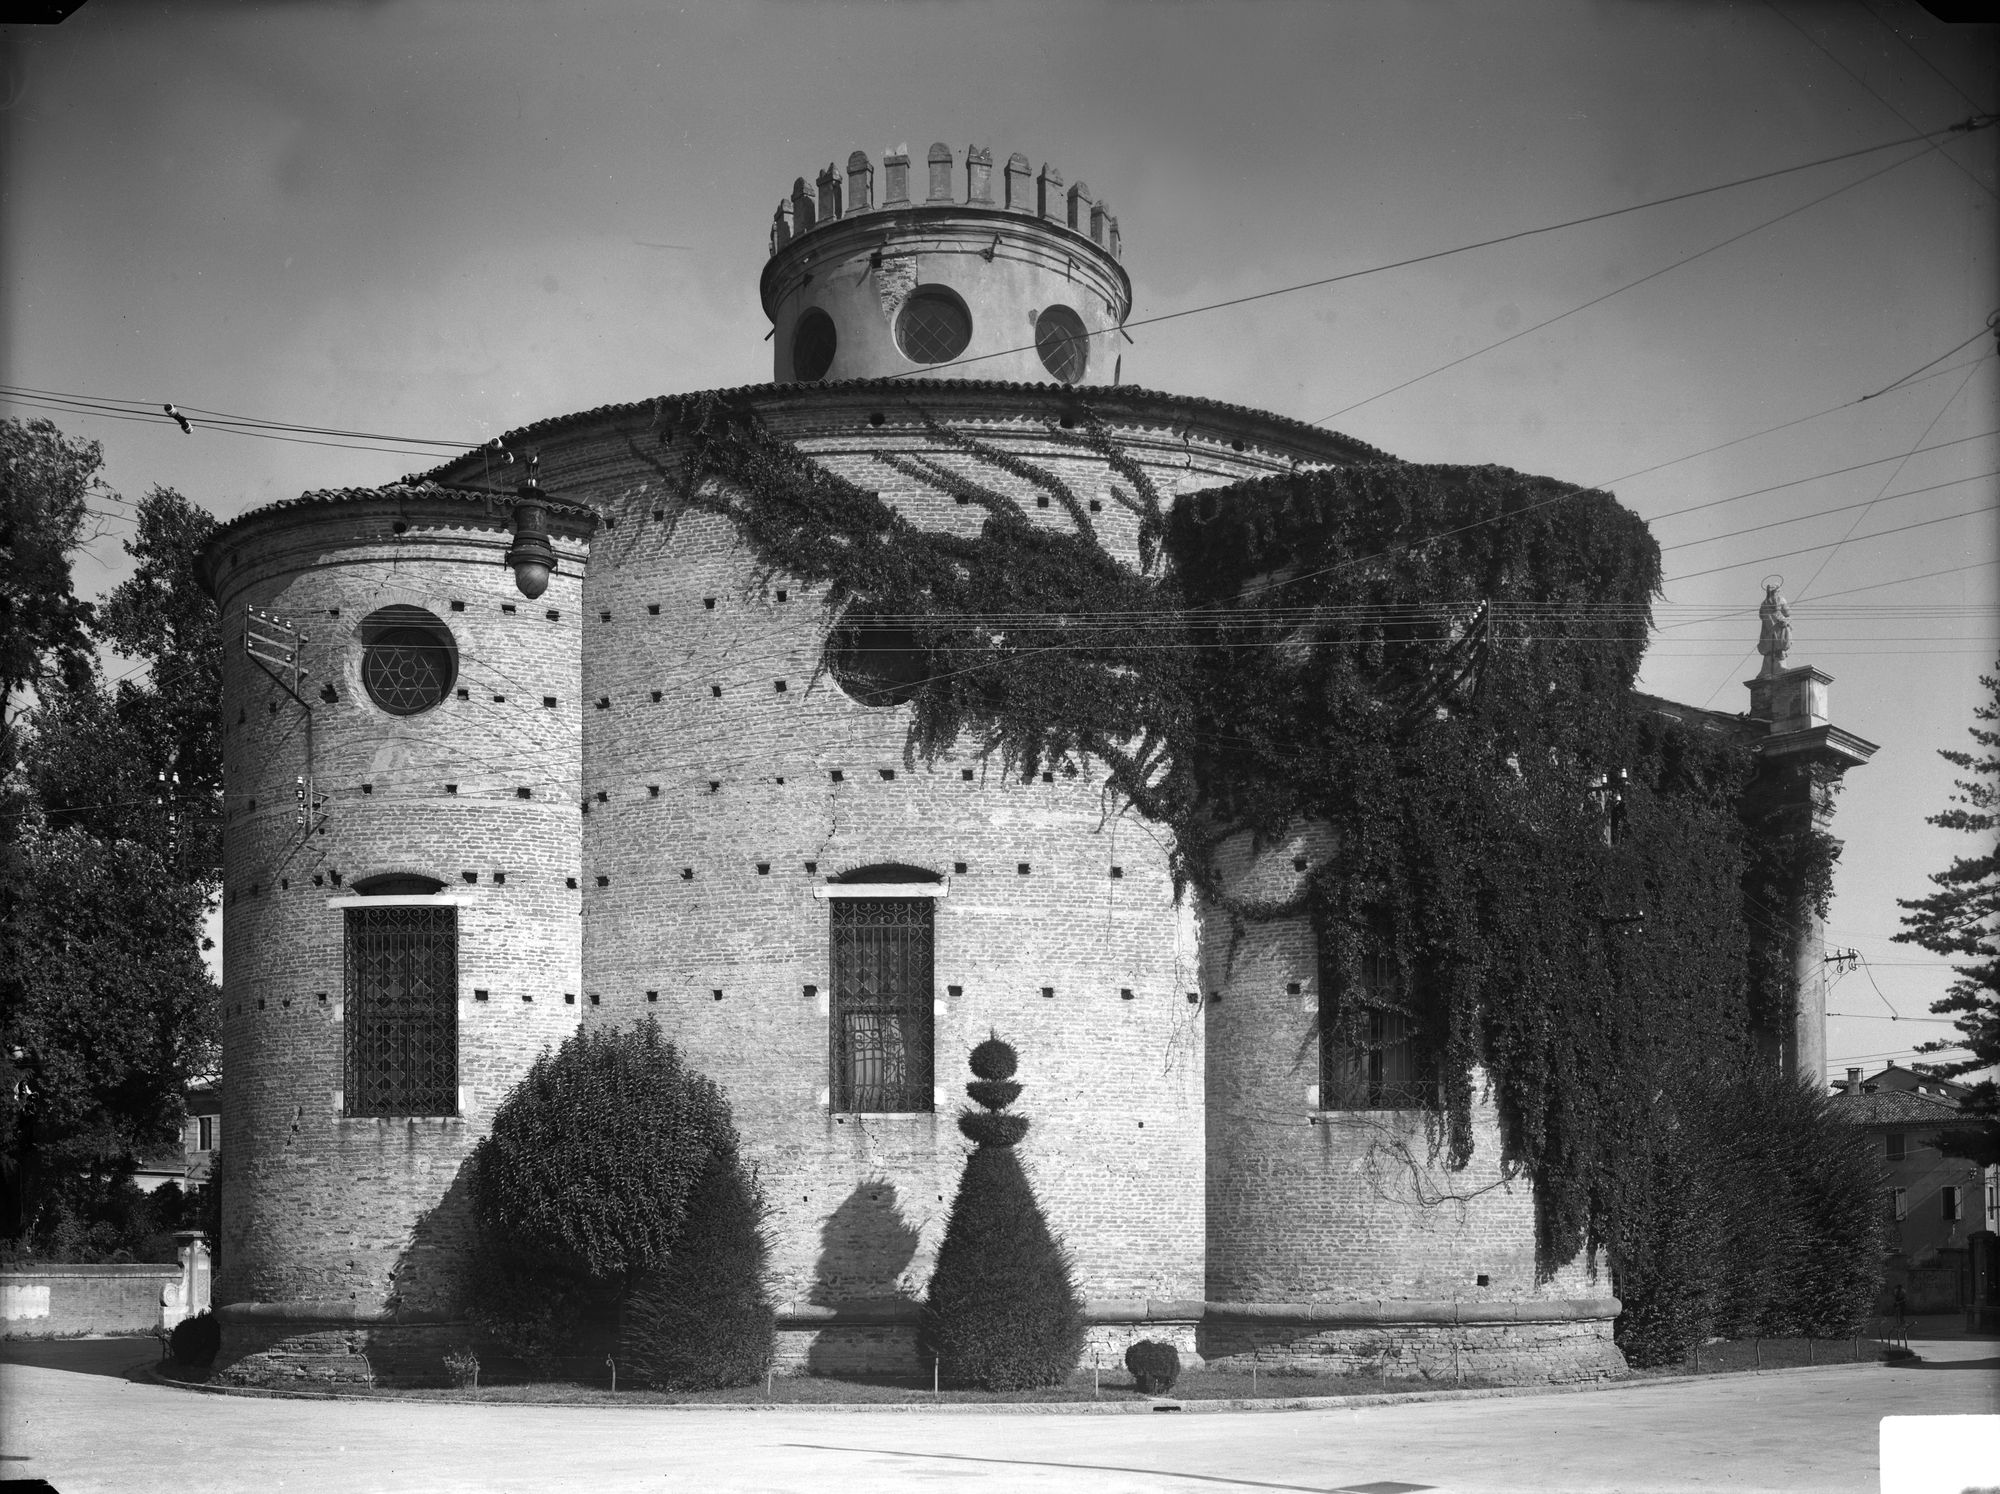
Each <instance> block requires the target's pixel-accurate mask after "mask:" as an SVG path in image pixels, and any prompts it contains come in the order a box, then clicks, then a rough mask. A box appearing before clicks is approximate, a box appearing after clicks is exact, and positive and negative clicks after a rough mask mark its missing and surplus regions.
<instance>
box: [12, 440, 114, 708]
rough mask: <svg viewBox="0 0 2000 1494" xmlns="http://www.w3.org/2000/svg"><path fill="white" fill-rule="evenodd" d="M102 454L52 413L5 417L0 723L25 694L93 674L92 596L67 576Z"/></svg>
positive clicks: (98, 483)
mask: <svg viewBox="0 0 2000 1494" xmlns="http://www.w3.org/2000/svg"><path fill="white" fill-rule="evenodd" d="M103 465H104V451H103V448H102V447H100V446H99V445H98V444H97V443H96V442H95V441H72V440H70V439H68V438H67V437H65V436H64V435H63V434H62V432H61V431H59V430H57V429H56V427H55V424H54V423H53V422H52V421H48V420H28V421H21V420H14V419H11V418H9V419H0V730H5V731H9V732H11V731H12V729H13V726H14V718H15V716H16V715H17V714H18V713H19V711H20V709H21V704H22V699H23V696H24V693H25V692H27V691H29V690H39V689H42V688H44V687H46V686H47V685H49V684H50V683H51V682H54V681H61V682H63V683H66V684H68V685H71V686H80V685H81V684H83V682H84V681H85V680H86V679H87V678H88V677H89V674H90V662H91V660H90V639H89V633H88V629H89V625H90V618H91V607H90V603H88V602H86V601H84V600H82V599H81V598H79V597H78V596H77V595H76V593H75V590H74V589H73V586H72V583H71V578H70V555H71V554H72V552H74V551H75V549H76V547H77V546H78V545H79V544H81V543H82V541H83V537H84V530H85V528H86V526H87V524H88V522H89V504H90V499H91V498H92V497H95V496H98V495H100V494H102V493H104V492H105V491H106V489H105V487H104V484H103V481H102V480H101V479H100V478H99V476H98V472H99V470H100V469H101V468H102V467H103Z"/></svg>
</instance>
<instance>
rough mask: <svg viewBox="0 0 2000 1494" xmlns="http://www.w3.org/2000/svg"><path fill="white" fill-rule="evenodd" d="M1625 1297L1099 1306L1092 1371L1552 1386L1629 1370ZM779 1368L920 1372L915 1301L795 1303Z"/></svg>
mask: <svg viewBox="0 0 2000 1494" xmlns="http://www.w3.org/2000/svg"><path fill="white" fill-rule="evenodd" d="M1618 1311H1619V1303H1618V1301H1617V1299H1616V1298H1597V1299H1579V1300H1549V1301H1525V1302H1334V1303H1305V1304H1299V1303H1278V1304H1266V1303H1254V1304H1252V1303H1217V1302H1152V1301H1130V1302H1125V1301H1105V1302H1092V1303H1090V1304H1088V1305H1087V1307H1086V1309H1085V1315H1086V1317H1087V1318H1088V1319H1089V1323H1090V1329H1089V1335H1088V1337H1087V1339H1086V1341H1085V1346H1084V1354H1083V1361H1082V1362H1083V1363H1084V1364H1085V1365H1091V1364H1096V1365H1100V1366H1102V1367H1104V1368H1107V1369H1108V1368H1112V1367H1114V1366H1118V1365H1122V1364H1123V1363H1124V1362H1125V1350H1126V1349H1127V1348H1129V1347H1130V1346H1131V1345H1132V1344H1134V1343H1136V1342H1138V1341H1139V1340H1140V1339H1155V1340H1159V1341H1163V1342H1166V1343H1170V1344H1172V1345H1173V1346H1174V1347H1175V1348H1176V1349H1178V1350H1179V1351H1180V1354H1181V1362H1182V1364H1183V1366H1184V1367H1185V1368H1188V1369H1199V1368H1202V1367H1203V1366H1204V1365H1206V1366H1207V1367H1209V1368H1212V1369H1235V1370H1243V1371H1247V1370H1249V1368H1250V1367H1251V1365H1252V1363H1253V1362H1254V1363H1255V1364H1256V1366H1257V1367H1258V1368H1259V1369H1260V1370H1262V1371H1263V1372H1265V1373H1267V1374H1273V1375H1299V1376H1336V1375H1368V1376H1373V1377H1376V1378H1381V1379H1385V1380H1392V1381H1409V1380H1424V1381H1430V1382H1435V1383H1440V1384H1457V1383H1459V1382H1460V1381H1462V1380H1475V1381H1479V1382H1482V1383H1485V1384H1492V1385H1554V1384H1570V1383H1575V1382H1579V1381H1586V1380H1602V1379H1608V1378H1612V1377H1614V1376H1618V1375H1623V1374H1624V1373H1625V1372H1626V1364H1625V1356H1624V1355H1623V1354H1621V1353H1620V1352H1619V1350H1618V1347H1617V1345H1616V1344H1615V1343H1613V1341H1612V1322H1613V1320H1614V1319H1616V1317H1617V1316H1618ZM777 1367H778V1372H779V1373H780V1374H902V1375H920V1374H922V1373H923V1372H924V1368H923V1365H922V1364H921V1363H920V1362H919V1360H918V1358H917V1304H916V1303H914V1302H884V1303H854V1304H849V1305H846V1306H841V1307H806V1306H798V1305H793V1306H790V1307H787V1308H784V1309H781V1310H780V1311H779V1314H778V1360H777Z"/></svg>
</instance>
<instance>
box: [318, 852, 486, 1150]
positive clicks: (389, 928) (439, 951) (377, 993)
mask: <svg viewBox="0 0 2000 1494" xmlns="http://www.w3.org/2000/svg"><path fill="white" fill-rule="evenodd" d="M442 887H443V884H442V883H441V882H438V881H435V880H433V879H432V878H429V877H417V876H401V875H387V876H380V877H371V878H368V879H366V880H364V881H359V882H356V883H355V884H354V892H355V894H356V897H355V898H354V899H351V900H343V901H347V902H348V903H349V906H347V907H346V908H345V910H344V911H345V914H346V924H347V927H346V941H345V943H346V972H345V992H344V995H345V998H346V999H345V1003H344V1011H343V1020H342V1027H343V1034H342V1035H343V1037H344V1039H345V1042H344V1050H345V1051H344V1055H343V1063H342V1069H343V1073H342V1083H343V1085H344V1088H343V1090H342V1094H343V1098H344V1102H345V1103H344V1107H343V1108H344V1110H345V1113H346V1114H348V1115H354V1116H390V1115H394V1116H416V1115H456V1114H458V909H457V908H456V907H455V906H453V905H452V904H450V903H446V902H440V901H438V900H437V896H436V895H437V893H438V892H439V891H440V890H441V889H442ZM357 901H359V902H361V903H362V906H354V905H353V904H354V902H357ZM368 904H373V905H374V906H368Z"/></svg>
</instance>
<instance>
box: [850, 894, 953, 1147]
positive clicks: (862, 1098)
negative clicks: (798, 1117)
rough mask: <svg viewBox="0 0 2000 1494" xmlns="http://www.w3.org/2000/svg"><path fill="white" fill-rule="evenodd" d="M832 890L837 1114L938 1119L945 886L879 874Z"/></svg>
mask: <svg viewBox="0 0 2000 1494" xmlns="http://www.w3.org/2000/svg"><path fill="white" fill-rule="evenodd" d="M823 890H824V892H825V893H826V895H827V902H828V906H829V909H830V919H831V924H832V929H831V936H832V937H831V941H830V942H831V946H832V966H833V999H832V1002H831V1004H830V1015H831V1017H832V1031H831V1038H832V1043H831V1049H832V1052H831V1061H832V1070H833V1073H832V1079H833V1083H832V1086H831V1091H832V1103H833V1108H834V1109H835V1110H837V1111H847V1112H870V1111H873V1112H885V1111H887V1112H911V1111H925V1110H931V1109H934V1108H935V1102H936V1097H935V1094H934V1092H933V1091H932V1088H931V1083H932V1075H933V1073H934V1071H935V1061H934V1045H935V1042H936V1034H935V1024H934V1022H933V1018H932V1013H933V1006H932V1003H933V1001H934V1000H935V995H934V992H935V987H934V985H933V975H934V970H935V965H936V938H937V898H936V896H935V895H934V894H935V892H937V891H941V890H942V886H941V884H940V883H939V880H938V878H937V876H936V875H935V874H934V873H931V872H926V871H922V870H920V869H919V868H916V867H907V866H873V867H867V868H864V869H863V870H861V871H856V872H849V873H848V874H847V875H845V876H843V877H841V878H840V879H839V881H838V882H837V883H836V884H835V885H834V886H830V887H827V888H825V889H823ZM911 894H918V895H915V896H913V895H911Z"/></svg>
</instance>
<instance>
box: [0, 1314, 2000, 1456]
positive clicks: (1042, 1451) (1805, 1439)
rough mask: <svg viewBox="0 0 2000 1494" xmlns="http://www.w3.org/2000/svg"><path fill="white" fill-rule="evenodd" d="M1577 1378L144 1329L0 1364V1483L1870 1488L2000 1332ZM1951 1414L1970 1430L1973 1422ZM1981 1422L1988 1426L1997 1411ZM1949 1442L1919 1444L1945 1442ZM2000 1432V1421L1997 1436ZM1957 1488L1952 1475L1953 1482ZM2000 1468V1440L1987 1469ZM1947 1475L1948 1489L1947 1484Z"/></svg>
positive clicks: (1985, 1379)
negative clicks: (987, 1361) (1301, 1398)
mask: <svg viewBox="0 0 2000 1494" xmlns="http://www.w3.org/2000/svg"><path fill="white" fill-rule="evenodd" d="M1914 1346H1915V1347H1916V1348H1917V1349H1918V1351H1919V1352H1920V1353H1921V1354H1922V1355H1923V1356H1924V1362H1923V1363H1921V1364H1919V1365H1913V1366H1909V1367H1900V1368H1891V1367H1885V1366H1880V1365H1868V1364H1864V1365H1855V1366H1842V1367H1839V1368H1835V1369H1820V1370H1809V1371H1802V1372H1798V1373H1789V1374H1787V1373H1773V1374H1766V1375H1761V1376H1736V1377H1727V1378H1721V1377H1718V1378H1715V1379H1711V1380H1707V1381H1699V1382H1691V1383H1688V1382H1684V1383H1679V1384H1671V1385H1652V1386H1635V1387H1632V1388H1628V1389H1619V1390H1609V1391H1594V1392H1587V1393H1580V1394H1567V1395H1537V1396H1527V1397H1513V1398H1507V1399H1495V1400H1482V1401H1458V1402H1430V1403H1420V1404H1407V1403H1406V1404H1401V1405H1392V1406H1376V1407H1358V1408H1351V1409H1345V1410H1325V1411H1296V1412H1258V1413H1226V1412H1225V1413H1202V1414H1184V1415H1181V1416H1177V1417H1165V1416H1151V1415H1139V1416H1074V1415H1072V1416H1052V1415H1040V1414H1027V1415H1023V1414H1012V1415H997V1414H989V1413H984V1412H981V1413H973V1414H953V1415H932V1414H924V1413H915V1414H912V1413H884V1412H854V1413H836V1414H829V1413H825V1412H813V1411H747V1412H746V1411H713V1410H699V1411H686V1410H677V1409H664V1408H642V1407H632V1408H603V1409H595V1408H592V1409H578V1408H556V1407H507V1406H452V1405H428V1404H411V1403H403V1404H372V1405H371V1404H361V1403H357V1402H328V1401H297V1400H262V1399H247V1398H240V1397H224V1396H202V1395H193V1394H189V1393H188V1392H185V1391H179V1390H172V1389H168V1388H165V1387H162V1386H156V1385H149V1384H142V1383H135V1382H133V1381H131V1380H128V1379H125V1378H123V1377H122V1373H121V1372H122V1371H125V1370H127V1369H129V1368H131V1367H132V1366H134V1365H136V1364H139V1363H143V1362H147V1361H149V1360H150V1359H151V1358H152V1357H154V1355H155V1353H156V1350H155V1349H154V1346H153V1344H152V1343H151V1341H149V1340H132V1339H112V1340H97V1341H94V1342H82V1343H74V1342H73V1343H68V1344H50V1345H22V1344H10V1345H7V1346H6V1348H5V1353H4V1358H5V1361H6V1362H4V1363H0V1478H24V1477H40V1478H45V1479H47V1480H48V1481H49V1482H50V1483H51V1484H53V1485H54V1486H55V1487H56V1488H57V1489H58V1490H59V1491H61V1494H96V1491H104V1494H148V1491H152V1490H159V1491H162V1494H186V1491H188V1490H191V1489H199V1490H202V1491H204V1494H206V1491H210V1490H218V1491H221V1490H237V1489H246V1490H259V1491H261V1490H287V1489H299V1490H311V1491H314V1494H346V1491H357V1494H359V1491H375V1490H393V1491H397V1494H408V1491H430V1490H438V1491H447V1490H448V1491H458V1490H468V1491H486V1490H504V1491H514V1490H521V1491H540V1490H548V1489H588V1490H592V1491H599V1490H602V1491H621V1490H646V1491H674V1490H683V1489H690V1490H698V1491H701V1494H723V1491H734V1490H780V1491H790V1490H808V1491H812V1494H822V1491H826V1490H845V1489H863V1490H869V1491H874V1490H905V1489H924V1490H949V1489H959V1488H972V1489H990V1490H1007V1491H1013V1490H1028V1491H1044V1490H1087V1491H1089V1494H1124V1491H1134V1494H1140V1491H1143V1494H1154V1491H1188V1494H1203V1491H1210V1494H1231V1491H1246V1490H1247V1491H1254V1490H1275V1491H1285V1494H1291V1491H1301V1494H1303V1491H1313V1494H1322V1491H1324V1494H1333V1491H1343V1490H1360V1491H1368V1494H1378V1491H1379V1494H1396V1491H1397V1490H1399V1489H1400V1490H1414V1489H1415V1488H1419V1487H1422V1488H1429V1489H1436V1490H1439V1491H1449V1494H1511V1491H1537V1494H1540V1491H1547V1490H1645V1491H1677V1490H1717V1489H1727V1490H1748V1489H1783V1490H1813V1491H1820V1490H1829V1491H1831V1490H1856V1491H1868V1494H1874V1491H1875V1490H1877V1488H1878V1487H1880V1488H1883V1489H1884V1490H1889V1489H1892V1488H1898V1487H1909V1488H1912V1489H1914V1488H1916V1487H1921V1485H1903V1486H1899V1485H1897V1484H1896V1482H1895V1481H1894V1480H1891V1481H1889V1482H1886V1483H1883V1484H1880V1485H1878V1481H1877V1470H1876V1463H1877V1453H1876V1449H1877V1428H1878V1422H1879V1419H1880V1418H1881V1417H1883V1416H1887V1415H1919V1414H1940V1413H1957V1414H1976V1413H1986V1414H1991V1413H1994V1412H2000V1342H1995V1341H1993V1340H1990V1339H1989V1340H1984V1341H1978V1340H1958V1341H1945V1342H1918V1343H1917V1344H1915V1345H1914ZM1960 1425H1961V1427H1962V1424H1960ZM1991 1425H1992V1424H1989V1428H1990V1426H1991ZM1949 1431H1950V1427H1948V1426H1945V1425H1939V1426H1938V1428H1937V1432H1938V1433H1939V1434H1940V1436H1926V1437H1922V1438H1920V1439H1918V1440H1919V1441H1920V1442H1921V1443H1923V1444H1925V1445H1931V1444H1937V1443H1939V1442H1940V1441H1941V1440H1942V1434H1945V1433H1948V1432H1949ZM1992 1445H1993V1446H1994V1447H1995V1448H2000V1437H1995V1438H1993V1439H1992ZM1966 1482H1968V1480H1966V1479H1963V1478H1959V1479H1957V1480H1956V1481H1953V1482H1951V1483H1950V1484H1949V1486H1948V1487H1949V1489H1950V1490H1952V1491H1954V1494H1955V1491H1956V1490H1958V1489H1960V1488H1963V1487H1964V1486H1965V1484H1966ZM1979 1482H1983V1483H1990V1484H2000V1452H1996V1453H1995V1454H1994V1455H1993V1469H1992V1472H1991V1475H1990V1476H1989V1477H1982V1478H1981V1479H1980V1480H1979ZM1938 1487H1945V1486H1943V1485H1939V1486H1938Z"/></svg>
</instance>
